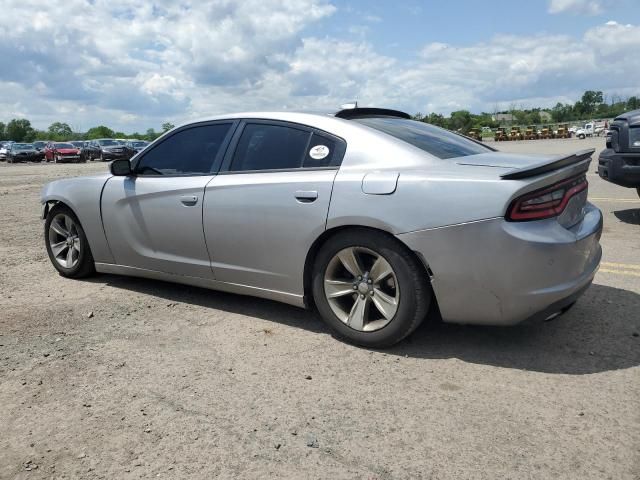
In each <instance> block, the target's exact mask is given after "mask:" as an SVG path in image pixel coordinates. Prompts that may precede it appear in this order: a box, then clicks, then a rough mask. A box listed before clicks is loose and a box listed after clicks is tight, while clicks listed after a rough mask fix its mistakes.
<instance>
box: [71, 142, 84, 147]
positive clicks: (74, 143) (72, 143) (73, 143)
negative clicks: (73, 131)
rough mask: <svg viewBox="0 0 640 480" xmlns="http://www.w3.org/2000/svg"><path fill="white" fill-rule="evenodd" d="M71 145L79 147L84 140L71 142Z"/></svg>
mask: <svg viewBox="0 0 640 480" xmlns="http://www.w3.org/2000/svg"><path fill="white" fill-rule="evenodd" d="M71 145H73V146H74V147H81V146H83V145H84V142H71Z"/></svg>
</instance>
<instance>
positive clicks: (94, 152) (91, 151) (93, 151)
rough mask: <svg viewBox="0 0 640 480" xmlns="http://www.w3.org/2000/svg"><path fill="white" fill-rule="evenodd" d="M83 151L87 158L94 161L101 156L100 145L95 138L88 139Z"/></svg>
mask: <svg viewBox="0 0 640 480" xmlns="http://www.w3.org/2000/svg"><path fill="white" fill-rule="evenodd" d="M82 152H83V155H84V158H85V159H86V160H90V161H93V160H95V159H96V158H98V157H99V156H100V146H99V145H98V143H97V142H96V141H95V140H87V141H86V142H84V148H83V150H82Z"/></svg>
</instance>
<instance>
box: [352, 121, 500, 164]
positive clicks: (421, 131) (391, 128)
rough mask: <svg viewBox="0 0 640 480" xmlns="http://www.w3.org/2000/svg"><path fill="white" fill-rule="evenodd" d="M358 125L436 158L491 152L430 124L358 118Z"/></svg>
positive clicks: (471, 141) (482, 146)
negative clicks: (372, 129)
mask: <svg viewBox="0 0 640 480" xmlns="http://www.w3.org/2000/svg"><path fill="white" fill-rule="evenodd" d="M355 121H356V122H358V123H362V124H363V125H366V126H368V127H371V128H375V129H376V130H379V131H381V132H384V133H386V134H388V135H391V136H393V137H395V138H397V139H400V140H402V141H404V142H407V143H409V144H411V145H413V146H414V147H418V148H419V149H420V150H424V151H425V152H427V153H429V154H431V155H433V156H434V157H438V158H442V159H446V158H455V157H466V156H468V155H477V154H480V153H487V152H491V151H492V149H490V148H489V147H486V146H484V145H482V144H480V143H476V142H474V141H473V140H470V139H468V138H465V137H463V136H462V135H458V134H456V133H453V132H450V131H448V130H445V129H443V128H439V127H435V126H433V125H430V124H428V123H424V122H417V121H415V120H406V119H404V118H394V117H370V118H356V119H355Z"/></svg>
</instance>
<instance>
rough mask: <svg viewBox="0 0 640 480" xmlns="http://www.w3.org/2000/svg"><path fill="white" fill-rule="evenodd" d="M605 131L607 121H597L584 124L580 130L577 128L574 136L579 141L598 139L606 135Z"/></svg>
mask: <svg viewBox="0 0 640 480" xmlns="http://www.w3.org/2000/svg"><path fill="white" fill-rule="evenodd" d="M606 130H607V121H606V120H597V121H593V122H589V123H585V124H584V125H583V126H582V128H578V129H577V130H576V131H575V133H574V135H575V136H576V137H578V138H580V139H584V138H587V137H599V136H601V135H606V133H607V132H606Z"/></svg>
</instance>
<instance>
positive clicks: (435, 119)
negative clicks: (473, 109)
mask: <svg viewBox="0 0 640 480" xmlns="http://www.w3.org/2000/svg"><path fill="white" fill-rule="evenodd" d="M422 121H423V122H425V123H430V124H431V125H435V126H437V127H443V128H447V126H448V122H447V120H446V118H444V116H443V115H440V114H439V113H430V114H429V115H427V116H425V117H422Z"/></svg>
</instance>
